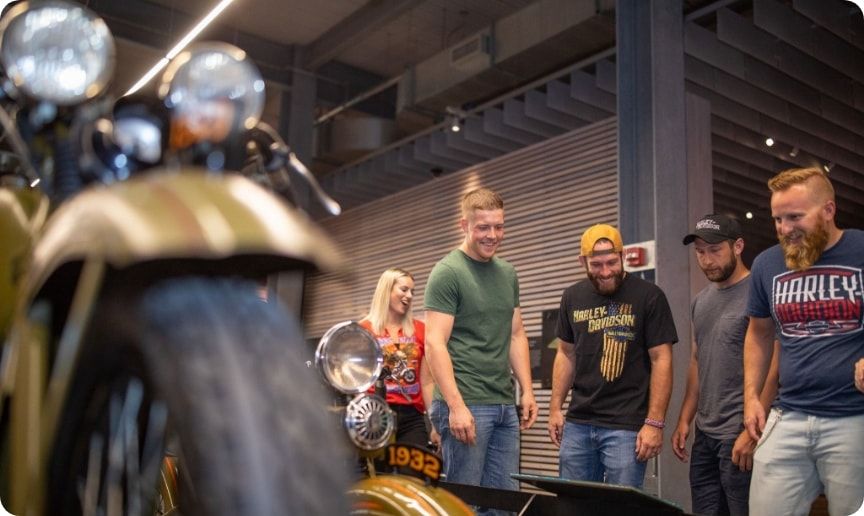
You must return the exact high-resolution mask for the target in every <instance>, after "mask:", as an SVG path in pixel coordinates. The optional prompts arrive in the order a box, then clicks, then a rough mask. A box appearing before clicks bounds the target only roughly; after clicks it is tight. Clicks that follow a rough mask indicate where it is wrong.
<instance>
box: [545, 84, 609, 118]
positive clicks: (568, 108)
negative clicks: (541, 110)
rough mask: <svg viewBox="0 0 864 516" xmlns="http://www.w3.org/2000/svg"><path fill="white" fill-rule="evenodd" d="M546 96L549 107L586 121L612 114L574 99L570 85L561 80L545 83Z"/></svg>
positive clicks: (607, 116)
mask: <svg viewBox="0 0 864 516" xmlns="http://www.w3.org/2000/svg"><path fill="white" fill-rule="evenodd" d="M546 96H547V103H548V104H549V107H550V108H551V109H554V110H556V111H561V112H563V113H567V114H568V115H571V116H572V117H575V118H577V119H579V120H583V121H584V122H587V123H591V122H598V121H600V120H603V119H605V118H609V117H610V116H612V113H609V112H607V111H605V110H602V109H599V108H597V107H595V106H592V105H589V104H586V103H584V102H581V101H579V100H576V99H574V98H573V96H572V95H571V89H570V85H569V84H567V83H565V82H562V81H551V82H549V83H548V84H547V85H546Z"/></svg>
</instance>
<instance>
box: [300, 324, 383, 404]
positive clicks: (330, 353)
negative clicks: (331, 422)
mask: <svg viewBox="0 0 864 516" xmlns="http://www.w3.org/2000/svg"><path fill="white" fill-rule="evenodd" d="M315 363H316V364H317V365H318V369H319V370H320V371H321V374H322V375H323V376H324V378H325V379H326V380H327V382H328V383H329V384H330V385H332V386H333V387H334V388H335V389H337V390H339V391H341V392H343V393H346V394H357V393H360V392H365V391H367V390H369V387H371V386H372V385H373V384H374V383H375V380H376V379H378V375H380V374H381V368H382V367H383V363H384V355H383V353H382V352H381V348H380V347H379V346H378V342H377V341H376V340H375V337H373V336H372V334H371V333H369V332H368V331H366V330H365V329H363V327H361V326H360V325H359V324H357V323H355V322H352V321H346V322H343V323H339V324H337V325H335V326H333V327H332V328H330V329H329V330H327V333H325V334H324V336H323V337H321V341H320V342H319V343H318V349H317V350H316V351H315Z"/></svg>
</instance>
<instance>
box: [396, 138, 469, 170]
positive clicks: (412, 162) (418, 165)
mask: <svg viewBox="0 0 864 516" xmlns="http://www.w3.org/2000/svg"><path fill="white" fill-rule="evenodd" d="M413 147H414V146H413V145H412V144H410V143H409V144H407V145H403V146H401V147H399V149H398V150H397V151H395V152H398V153H399V164H400V165H401V166H403V167H405V168H409V169H412V170H416V171H417V172H421V173H427V174H428V173H430V172H429V170H430V169H431V168H433V167H434V166H435V165H434V164H430V163H424V162H422V161H419V160H418V159H416V158H415V157H414V148H413ZM453 170H455V169H448V168H443V169H442V172H452V171H453Z"/></svg>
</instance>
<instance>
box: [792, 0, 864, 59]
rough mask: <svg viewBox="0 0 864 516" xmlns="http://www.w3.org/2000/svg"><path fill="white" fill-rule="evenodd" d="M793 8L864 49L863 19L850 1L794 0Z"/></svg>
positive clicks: (859, 11)
mask: <svg viewBox="0 0 864 516" xmlns="http://www.w3.org/2000/svg"><path fill="white" fill-rule="evenodd" d="M792 5H793V6H794V7H795V10H796V11H798V12H799V13H801V14H803V15H804V16H806V17H808V18H810V19H811V20H813V21H814V22H816V23H817V24H818V25H821V26H823V27H825V28H826V29H827V30H829V31H831V32H832V33H833V34H834V35H836V36H839V37H841V38H843V39H844V40H846V41H847V42H849V43H851V44H853V45H855V46H856V47H858V48H860V49H861V50H864V30H862V29H864V26H862V23H864V20H862V19H861V10H860V9H858V7H857V6H856V5H854V4H853V3H852V2H844V1H841V0H831V1H827V2H826V1H825V0H795V1H794V2H793V3H792Z"/></svg>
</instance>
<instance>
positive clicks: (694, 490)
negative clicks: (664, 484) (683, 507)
mask: <svg viewBox="0 0 864 516" xmlns="http://www.w3.org/2000/svg"><path fill="white" fill-rule="evenodd" d="M734 446H735V439H726V440H719V439H714V438H713V437H710V436H708V435H706V434H705V433H704V432H702V431H701V430H699V429H698V428H697V429H696V435H695V436H694V438H693V451H692V452H691V453H690V497H691V499H692V501H693V513H694V514H705V515H715V514H730V515H732V516H746V515H747V514H748V510H747V503H748V499H749V497H750V472H749V471H741V469H739V468H738V466H736V465H735V464H733V463H732V448H733V447H734Z"/></svg>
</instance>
